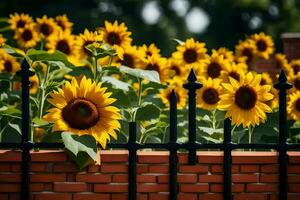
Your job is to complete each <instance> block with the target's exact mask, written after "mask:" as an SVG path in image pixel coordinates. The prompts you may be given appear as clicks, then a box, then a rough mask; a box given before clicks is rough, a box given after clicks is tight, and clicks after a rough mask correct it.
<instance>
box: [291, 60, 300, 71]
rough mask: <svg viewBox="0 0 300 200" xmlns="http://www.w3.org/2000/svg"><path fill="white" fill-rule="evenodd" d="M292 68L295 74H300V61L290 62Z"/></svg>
mask: <svg viewBox="0 0 300 200" xmlns="http://www.w3.org/2000/svg"><path fill="white" fill-rule="evenodd" d="M290 67H291V68H292V70H293V72H294V74H297V73H298V72H300V59H297V60H292V61H291V62H290Z"/></svg>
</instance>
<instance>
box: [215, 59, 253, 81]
mask: <svg viewBox="0 0 300 200" xmlns="http://www.w3.org/2000/svg"><path fill="white" fill-rule="evenodd" d="M247 67H248V66H247V65H246V64H245V63H232V64H231V65H226V67H225V69H224V70H223V71H221V76H220V78H221V79H222V80H223V81H224V82H225V83H229V77H231V78H234V79H235V80H237V81H239V80H240V76H241V73H246V72H247Z"/></svg>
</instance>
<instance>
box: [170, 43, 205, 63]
mask: <svg viewBox="0 0 300 200" xmlns="http://www.w3.org/2000/svg"><path fill="white" fill-rule="evenodd" d="M176 49H177V51H176V52H173V53H172V57H173V58H174V59H176V60H179V61H180V63H181V65H183V67H184V68H186V69H190V68H192V67H194V68H197V67H198V66H199V65H200V64H201V63H202V62H203V61H206V60H207V59H208V55H207V54H206V52H207V49H206V48H205V43H200V42H198V41H194V39H193V38H190V39H187V40H186V41H185V43H184V44H181V45H178V46H177V47H176Z"/></svg>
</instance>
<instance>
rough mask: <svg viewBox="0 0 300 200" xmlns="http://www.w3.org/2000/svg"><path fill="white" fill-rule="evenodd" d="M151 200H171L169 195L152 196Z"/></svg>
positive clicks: (150, 196)
mask: <svg viewBox="0 0 300 200" xmlns="http://www.w3.org/2000/svg"><path fill="white" fill-rule="evenodd" d="M149 200H169V195H168V194H150V195H149Z"/></svg>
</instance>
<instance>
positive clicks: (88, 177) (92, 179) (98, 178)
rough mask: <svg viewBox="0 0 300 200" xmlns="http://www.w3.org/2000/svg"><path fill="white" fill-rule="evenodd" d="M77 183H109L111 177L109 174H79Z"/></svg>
mask: <svg viewBox="0 0 300 200" xmlns="http://www.w3.org/2000/svg"><path fill="white" fill-rule="evenodd" d="M76 181H78V182H86V183H109V182H111V176H110V175H107V174H77V175H76Z"/></svg>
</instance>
